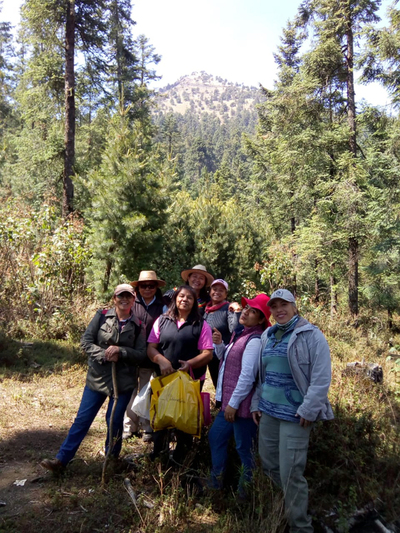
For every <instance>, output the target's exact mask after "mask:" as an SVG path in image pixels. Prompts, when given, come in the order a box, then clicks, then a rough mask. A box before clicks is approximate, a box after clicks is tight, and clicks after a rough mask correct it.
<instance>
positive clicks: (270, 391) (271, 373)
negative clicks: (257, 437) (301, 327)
mask: <svg viewBox="0 0 400 533" xmlns="http://www.w3.org/2000/svg"><path fill="white" fill-rule="evenodd" d="M296 322H297V320H295V321H293V322H292V324H290V327H289V328H287V329H285V330H283V331H282V329H280V328H279V326H278V325H275V326H273V327H272V328H271V329H270V331H268V340H267V343H266V345H265V348H264V351H263V354H262V365H263V367H264V368H265V380H264V383H263V386H262V390H261V398H260V403H259V409H260V411H262V412H264V413H266V414H268V415H270V416H272V417H274V418H279V419H280V420H286V421H288V422H296V423H299V422H300V418H299V417H296V413H297V409H298V408H299V406H300V405H301V404H302V403H303V396H302V395H301V394H300V391H299V389H298V388H297V386H296V383H295V381H294V379H293V376H292V372H291V370H290V366H289V362H288V358H287V349H288V344H289V340H290V337H291V335H292V332H293V330H294V327H295V325H296Z"/></svg>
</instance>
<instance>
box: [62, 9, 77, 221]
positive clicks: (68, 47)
mask: <svg viewBox="0 0 400 533" xmlns="http://www.w3.org/2000/svg"><path fill="white" fill-rule="evenodd" d="M74 56H75V0H68V2H67V20H66V25H65V136H64V144H65V155H64V176H63V206H62V212H63V216H64V217H67V216H68V215H69V214H70V213H71V212H72V211H73V201H74V184H73V182H72V176H73V174H74V163H75V70H74Z"/></svg>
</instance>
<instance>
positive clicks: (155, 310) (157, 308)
mask: <svg viewBox="0 0 400 533" xmlns="http://www.w3.org/2000/svg"><path fill="white" fill-rule="evenodd" d="M131 285H132V287H134V289H135V293H136V300H135V303H134V305H133V313H134V315H135V316H136V317H137V318H138V319H139V320H140V321H141V322H142V324H144V326H145V328H146V340H147V338H148V336H149V334H150V331H151V328H152V327H153V324H154V322H155V320H156V319H157V318H158V317H159V316H160V315H161V314H162V312H163V306H164V303H163V297H162V294H161V290H160V287H164V286H165V281H164V280H162V279H159V278H158V277H157V274H156V273H155V272H154V270H142V271H141V272H140V274H139V279H137V280H135V281H132V282H131ZM152 373H153V364H152V363H151V361H150V359H149V358H148V357H146V358H145V360H144V361H143V363H142V364H141V365H140V368H139V383H138V387H137V388H136V389H135V390H134V391H133V394H132V397H131V400H130V402H129V404H128V407H127V409H126V413H125V418H124V434H123V437H124V438H125V439H126V438H129V437H131V436H133V435H138V431H139V427H141V428H142V430H143V432H144V435H143V441H144V442H150V441H151V440H152V432H153V430H152V429H151V426H150V421H149V420H147V419H145V418H141V417H140V418H139V417H138V416H137V414H136V413H135V412H134V411H133V410H132V405H133V402H134V400H135V397H136V395H137V393H138V392H139V391H141V390H142V389H143V387H146V386H147V384H148V382H149V381H150V378H151V375H152Z"/></svg>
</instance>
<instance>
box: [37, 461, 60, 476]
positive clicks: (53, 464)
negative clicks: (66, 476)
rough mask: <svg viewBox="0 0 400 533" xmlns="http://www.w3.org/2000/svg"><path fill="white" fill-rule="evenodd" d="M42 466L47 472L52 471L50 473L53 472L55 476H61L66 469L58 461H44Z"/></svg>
mask: <svg viewBox="0 0 400 533" xmlns="http://www.w3.org/2000/svg"><path fill="white" fill-rule="evenodd" d="M40 465H41V466H43V468H45V469H46V470H50V472H53V473H54V474H61V472H62V471H63V470H64V469H65V466H64V465H63V464H62V462H61V461H59V460H58V459H43V461H42V462H41V463H40Z"/></svg>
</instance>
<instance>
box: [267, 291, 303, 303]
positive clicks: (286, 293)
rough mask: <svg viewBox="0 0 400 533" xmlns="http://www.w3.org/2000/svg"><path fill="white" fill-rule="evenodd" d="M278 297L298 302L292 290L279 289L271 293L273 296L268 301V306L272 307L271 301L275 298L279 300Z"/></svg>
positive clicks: (286, 300)
mask: <svg viewBox="0 0 400 533" xmlns="http://www.w3.org/2000/svg"><path fill="white" fill-rule="evenodd" d="M278 299H280V300H285V302H290V303H292V304H295V303H296V300H295V297H294V296H293V294H292V293H291V292H290V291H288V290H287V289H278V290H277V291H275V292H273V293H272V294H271V298H270V299H269V302H268V303H267V305H268V307H271V303H272V302H273V301H274V300H278Z"/></svg>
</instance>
